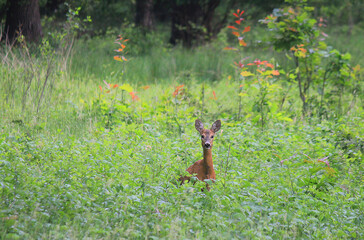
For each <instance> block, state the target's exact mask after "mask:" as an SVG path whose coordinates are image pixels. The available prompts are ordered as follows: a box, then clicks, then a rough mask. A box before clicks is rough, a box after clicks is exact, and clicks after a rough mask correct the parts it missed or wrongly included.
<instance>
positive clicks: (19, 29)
mask: <svg viewBox="0 0 364 240" xmlns="http://www.w3.org/2000/svg"><path fill="white" fill-rule="evenodd" d="M7 4H8V6H9V8H8V10H7V12H6V20H5V29H4V34H5V39H7V40H8V41H14V40H15V39H16V37H17V36H18V35H19V34H22V35H24V36H25V38H26V40H27V41H29V42H38V41H39V40H40V38H41V37H42V36H43V33H42V26H41V23H40V14H39V2H38V0H8V1H7Z"/></svg>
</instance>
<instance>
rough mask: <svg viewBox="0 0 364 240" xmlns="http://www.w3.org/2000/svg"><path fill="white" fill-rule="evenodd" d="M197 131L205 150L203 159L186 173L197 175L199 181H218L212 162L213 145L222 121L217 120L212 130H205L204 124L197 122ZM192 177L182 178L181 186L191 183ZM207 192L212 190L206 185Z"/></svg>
mask: <svg viewBox="0 0 364 240" xmlns="http://www.w3.org/2000/svg"><path fill="white" fill-rule="evenodd" d="M195 127H196V130H197V131H198V132H199V133H200V135H201V145H202V148H203V159H201V160H199V161H197V162H195V163H194V164H192V165H191V166H190V167H189V168H187V169H186V171H187V172H188V173H190V174H195V175H196V177H197V178H198V180H200V181H204V180H205V179H211V180H213V181H214V180H215V179H216V174H215V170H214V164H213V161H212V143H213V141H214V135H215V133H216V132H217V131H219V129H220V127H221V121H220V120H217V121H216V122H214V124H212V127H211V129H204V128H203V124H202V123H201V121H200V120H196V122H195ZM190 179H191V177H188V176H184V177H181V178H180V181H181V184H183V183H184V181H186V180H187V181H190ZM206 188H207V190H210V186H209V185H208V184H207V183H206Z"/></svg>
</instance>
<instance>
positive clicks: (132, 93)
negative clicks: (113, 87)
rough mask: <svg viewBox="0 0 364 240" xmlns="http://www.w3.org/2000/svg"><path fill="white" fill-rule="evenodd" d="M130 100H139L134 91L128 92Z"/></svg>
mask: <svg viewBox="0 0 364 240" xmlns="http://www.w3.org/2000/svg"><path fill="white" fill-rule="evenodd" d="M129 94H130V96H131V100H133V101H139V97H138V96H137V95H136V92H130V93H129Z"/></svg>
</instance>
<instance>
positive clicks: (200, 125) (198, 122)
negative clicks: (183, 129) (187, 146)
mask: <svg viewBox="0 0 364 240" xmlns="http://www.w3.org/2000/svg"><path fill="white" fill-rule="evenodd" d="M195 128H196V130H197V131H199V132H201V131H202V130H203V124H202V122H201V121H200V120H199V119H197V120H196V121H195Z"/></svg>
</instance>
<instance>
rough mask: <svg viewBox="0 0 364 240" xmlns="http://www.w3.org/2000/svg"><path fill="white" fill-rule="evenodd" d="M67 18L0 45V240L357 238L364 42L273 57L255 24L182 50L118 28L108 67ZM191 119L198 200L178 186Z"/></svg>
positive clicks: (102, 52) (193, 190)
mask: <svg viewBox="0 0 364 240" xmlns="http://www.w3.org/2000/svg"><path fill="white" fill-rule="evenodd" d="M285 11H287V13H288V12H289V11H290V9H288V8H287V9H285ZM297 11H298V10H297ZM295 12H296V11H295ZM70 13H71V15H70V16H73V18H72V17H70V16H69V18H68V23H69V25H67V26H68V28H66V29H65V30H62V31H60V32H58V33H56V32H55V33H53V34H52V35H50V36H49V37H47V38H45V39H44V40H43V42H42V44H41V45H40V47H37V48H36V47H34V46H28V45H27V44H26V43H25V41H20V43H19V45H18V46H16V47H14V48H11V46H7V45H2V46H1V50H0V55H1V58H2V59H3V61H2V65H0V75H1V79H0V86H1V88H0V99H1V101H0V238H1V239H38V238H44V239H65V238H70V239H84V238H92V239H100V238H102V239H121V238H131V239H133V238H138V239H139V238H140V239H141V238H148V239H149V238H151V239H159V238H163V239H234V238H243V239H281V238H305V239H306V238H307V239H362V238H363V237H364V231H363V230H364V229H363V226H364V217H363V210H364V205H363V201H362V200H363V197H364V192H363V189H364V188H363V152H364V139H363V136H364V121H363V119H364V116H363V114H364V111H363V107H362V106H363V99H362V97H361V95H362V94H361V89H362V87H363V83H362V80H363V70H362V68H363V66H364V62H363V59H362V58H361V56H362V55H363V49H362V48H361V47H359V46H360V44H359V43H360V42H362V40H363V34H362V33H363V32H362V30H361V31H359V30H358V31H353V32H352V36H351V37H350V38H347V36H346V33H345V32H344V31H341V30H340V29H338V28H335V29H334V28H329V31H328V33H329V37H328V38H327V39H326V40H325V42H323V41H321V40H318V39H313V40H312V38H311V37H313V36H312V35H311V34H307V35H305V33H303V36H300V37H299V39H294V43H293V45H289V44H291V43H288V42H287V41H286V42H284V44H283V45H284V48H285V50H284V51H282V52H276V51H275V50H274V48H273V47H272V46H271V44H272V45H273V44H274V42H273V41H274V40H272V35H270V34H269V33H267V32H268V31H267V30H266V28H265V26H264V25H260V26H256V27H255V26H254V25H253V26H252V27H251V31H250V32H248V31H246V33H244V34H246V38H244V40H245V42H246V43H247V46H244V44H240V45H241V46H237V45H239V44H237V41H236V39H235V38H234V36H230V29H225V30H223V31H222V32H221V33H220V34H219V35H218V37H217V39H216V40H215V41H213V42H211V43H209V44H208V45H205V46H201V47H198V48H193V49H189V50H186V49H183V48H180V47H175V48H171V47H170V46H166V45H165V44H164V43H165V42H166V39H167V38H168V36H166V34H165V29H163V27H161V29H158V30H157V31H156V32H154V33H148V34H146V35H143V33H140V32H139V31H138V30H135V29H132V28H124V29H123V34H122V37H126V38H129V39H130V40H129V41H127V42H124V40H125V38H123V39H120V38H119V40H118V41H119V42H120V43H122V44H125V50H123V51H122V52H123V53H124V52H125V54H124V55H123V57H125V58H126V59H127V61H123V60H122V58H121V57H120V58H117V59H119V60H120V61H115V60H113V57H114V56H121V55H120V54H121V53H120V52H115V51H114V49H118V48H119V44H115V43H114V40H115V37H112V36H110V35H106V36H104V37H95V38H92V39H86V38H85V39H78V40H76V41H75V35H74V29H72V26H74V23H75V22H78V21H79V19H78V18H77V14H76V13H75V12H72V11H71V12H70ZM72 13H73V15H72ZM238 13H239V12H238ZM239 14H240V13H239ZM292 14H293V13H292ZM300 14H301V12H300ZM300 14H299V15H298V18H300V19H301V20H302V21H303V22H305V21H306V19H310V18H309V15H305V17H304V18H301V17H300V16H301V15H300ZM295 17H297V15H295ZM271 20H272V19H271ZM305 23H307V22H305ZM241 24H242V27H243V29H245V27H246V26H247V25H245V23H243V22H242V23H241ZM269 24H271V26H270V27H269V28H271V29H273V31H272V32H273V33H274V34H277V32H274V31H276V30H277V29H274V27H275V24H280V23H279V22H271V23H269ZM311 24H312V25H311ZM239 25H240V24H239ZM309 25H310V26H305V27H307V28H310V29H309V30H312V31H315V23H314V22H310V23H309ZM234 26H235V25H234ZM281 27H282V29H278V30H277V31H283V32H285V30H287V29H289V28H290V27H291V26H281ZM159 32H161V34H159ZM292 32H294V31H292ZM332 35H334V36H335V37H332ZM275 36H276V35H275ZM307 36H308V38H306V37H307ZM143 37H144V38H145V39H143ZM237 37H238V36H237ZM290 37H291V36H288V39H292V38H290ZM267 39H271V41H270V42H267V41H265V40H267ZM273 39H276V40H277V39H278V38H273ZM308 39H309V40H310V44H311V45H310V48H311V47H312V49H314V50H315V51H313V50H312V49H310V48H309V47H307V49H306V48H305V47H306V46H307V45H306V43H305V41H306V40H308ZM261 40H264V41H261ZM280 40H281V39H280ZM239 41H240V40H239ZM239 41H238V42H239ZM240 43H241V42H240ZM285 44H286V45H287V46H286V45H285ZM301 44H304V46H301ZM324 44H325V45H324ZM228 45H230V46H232V47H236V48H237V49H239V51H234V50H233V51H227V50H223V48H224V47H226V46H228ZM330 45H332V46H333V47H332V48H329V46H330ZM292 47H294V48H292ZM291 48H292V49H291ZM334 49H338V50H334ZM309 50H311V51H309ZM346 51H348V52H349V53H350V54H351V55H349V54H346ZM302 54H307V58H306V55H302ZM246 57H249V58H248V59H245V62H241V63H240V62H239V61H242V59H244V58H246ZM295 58H296V61H295ZM256 59H260V60H261V61H260V60H256ZM307 59H309V60H310V61H309V62H307ZM263 60H264V61H267V62H264V61H263ZM234 61H235V63H236V64H234ZM263 62H264V63H263ZM297 62H299V64H303V65H299V66H298V67H297V66H296V65H295V64H296V63H297ZM248 63H249V64H248ZM313 63H314V64H313ZM242 64H244V66H242ZM312 64H313V65H314V66H312ZM302 66H305V67H304V68H302ZM326 71H327V73H326V75H325V72H326ZM299 73H300V74H301V77H302V78H303V77H304V78H305V79H307V78H306V77H307V76H308V74H311V75H310V76H312V79H311V80H312V82H310V84H311V85H310V87H309V89H308V90H307V92H306V93H304V94H305V95H304V96H305V97H306V99H307V101H306V100H303V99H302V94H303V93H302V92H300V90H299V88H298V85H297V84H298V80H297V75H298V74H299ZM329 73H330V74H329ZM278 74H279V75H278ZM324 76H326V82H325V83H323V81H324ZM323 84H324V86H325V90H323V89H322V88H320V87H321V86H323ZM304 104H306V105H305V106H304V111H302V110H303V106H302V105H304ZM197 118H199V119H202V120H203V122H204V123H206V124H208V125H211V123H212V122H213V121H214V120H216V119H221V120H222V130H221V131H219V132H218V133H217V134H216V139H215V141H214V147H213V150H212V152H213V159H214V167H215V171H216V176H217V177H216V178H217V181H216V183H214V184H213V185H212V189H211V191H209V192H208V191H204V192H201V191H200V190H201V188H202V187H203V186H204V183H202V182H197V183H196V184H194V185H193V184H191V183H188V184H184V185H182V186H180V185H179V183H178V181H177V179H178V178H179V177H180V176H181V175H186V171H185V169H186V168H187V167H188V166H190V165H191V164H192V163H194V162H195V161H197V160H199V159H201V158H202V149H201V145H200V140H199V135H198V134H197V133H196V130H195V128H194V121H195V119H197Z"/></svg>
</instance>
